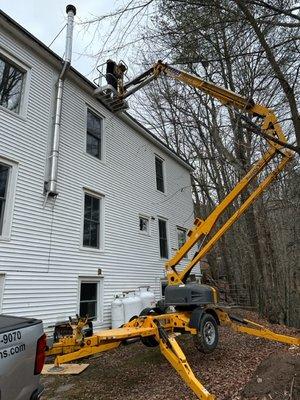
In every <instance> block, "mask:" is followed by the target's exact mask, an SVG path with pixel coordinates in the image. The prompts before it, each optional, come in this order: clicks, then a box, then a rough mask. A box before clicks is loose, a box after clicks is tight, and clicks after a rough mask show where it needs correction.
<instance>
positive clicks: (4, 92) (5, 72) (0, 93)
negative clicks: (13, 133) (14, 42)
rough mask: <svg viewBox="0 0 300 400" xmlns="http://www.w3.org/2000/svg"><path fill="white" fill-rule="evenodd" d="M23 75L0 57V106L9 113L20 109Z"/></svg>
mask: <svg viewBox="0 0 300 400" xmlns="http://www.w3.org/2000/svg"><path fill="white" fill-rule="evenodd" d="M23 75H24V73H23V72H22V71H20V70H19V69H18V68H17V67H15V66H14V65H12V64H11V63H10V62H9V61H7V60H5V59H4V58H2V57H1V56H0V105H1V106H3V107H6V108H8V109H9V110H11V111H15V112H18V111H19V108H20V101H21V92H22V82H23Z"/></svg>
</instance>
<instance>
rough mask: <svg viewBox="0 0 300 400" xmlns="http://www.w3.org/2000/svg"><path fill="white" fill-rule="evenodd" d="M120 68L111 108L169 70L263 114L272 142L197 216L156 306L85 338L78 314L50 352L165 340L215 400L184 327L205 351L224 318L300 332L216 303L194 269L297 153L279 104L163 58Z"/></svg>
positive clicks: (109, 94)
mask: <svg viewBox="0 0 300 400" xmlns="http://www.w3.org/2000/svg"><path fill="white" fill-rule="evenodd" d="M110 62H111V60H110ZM110 67H111V64H110ZM115 67H116V68H115V71H116V72H115V73H114V72H112V74H111V72H110V74H111V76H110V77H109V78H110V79H108V82H110V83H113V85H111V84H108V85H106V86H105V87H102V88H98V89H96V91H95V92H96V93H95V94H96V95H97V97H98V98H99V99H100V100H101V101H102V102H104V103H105V104H106V106H107V107H109V108H110V109H111V110H112V111H119V110H121V109H124V108H125V107H126V101H125V99H126V98H127V97H128V96H130V95H131V94H132V93H134V92H136V91H137V90H138V89H140V88H141V87H143V86H145V85H147V84H148V83H149V82H151V81H152V80H154V79H156V78H158V77H159V76H164V75H165V76H167V77H170V78H173V79H175V80H177V81H180V82H182V83H184V84H187V85H190V86H192V87H194V88H196V89H198V90H200V91H201V92H204V93H206V94H208V95H210V96H212V97H213V98H215V99H218V100H219V101H220V102H221V103H222V104H223V105H225V106H227V107H231V108H232V109H234V110H235V111H236V112H238V113H239V114H240V115H241V117H242V116H243V115H244V114H246V115H247V114H248V115H250V116H251V115H252V116H257V117H260V118H261V121H262V123H261V126H260V127H259V128H258V127H257V128H256V129H257V130H258V131H259V132H260V134H261V135H262V136H264V137H265V138H266V140H267V142H268V148H267V150H266V152H265V153H264V154H263V156H262V158H261V159H260V160H258V161H257V162H256V163H255V164H254V165H253V166H252V168H251V169H250V170H249V172H248V173H247V174H246V176H245V177H244V178H242V179H241V180H240V181H239V182H238V184H237V185H236V186H235V187H234V188H233V189H232V191H231V192H230V193H229V194H228V195H227V196H226V197H225V198H224V200H223V201H222V202H221V203H220V204H219V205H218V206H217V207H216V208H215V209H214V210H213V212H212V213H211V214H210V215H209V216H208V217H207V218H206V219H205V220H201V219H199V218H197V219H196V220H195V222H194V226H193V228H192V229H191V230H190V231H189V234H188V239H187V241H186V242H185V244H184V245H183V246H182V247H181V248H180V249H179V250H178V251H177V252H176V253H175V254H174V256H173V257H172V258H171V259H170V260H168V261H167V262H166V264H165V268H166V275H167V279H168V286H167V287H166V290H165V298H164V300H162V301H159V302H158V303H157V306H156V307H155V308H153V309H145V310H143V312H142V313H141V315H140V316H139V317H138V318H136V319H134V320H133V321H131V322H128V323H126V324H125V325H124V326H123V327H121V328H118V329H109V330H101V331H98V332H95V333H94V334H93V335H92V336H90V337H85V335H84V333H83V332H84V330H83V327H84V326H85V325H86V322H87V321H86V319H84V318H78V320H77V322H76V323H75V324H74V325H72V329H73V335H71V336H64V337H61V338H60V339H59V340H58V341H57V342H56V343H54V344H53V346H52V347H51V348H50V349H49V350H48V351H47V355H49V356H53V355H54V356H56V358H55V366H56V368H60V366H61V364H63V363H67V362H69V361H73V360H77V359H80V358H83V357H87V356H90V355H93V354H96V353H100V352H103V351H107V350H111V349H115V348H117V347H118V346H120V345H121V344H122V343H124V342H125V341H127V340H128V339H131V338H140V339H141V341H142V343H143V344H144V345H146V346H148V347H155V346H159V348H160V351H161V353H162V354H163V355H164V356H165V357H166V358H167V360H168V361H169V362H170V364H171V365H172V366H173V367H174V368H175V369H176V371H177V372H178V373H179V375H180V376H181V378H182V379H183V380H184V381H185V382H186V384H187V385H188V386H189V387H190V388H191V389H192V390H193V392H194V393H195V394H196V396H197V397H198V398H199V399H205V400H212V399H215V396H214V395H212V394H210V393H209V392H208V391H207V390H206V389H205V387H204V386H203V385H202V384H201V383H200V382H199V380H198V379H197V378H196V377H195V375H194V374H193V372H192V370H191V368H190V366H189V364H188V362H187V360H186V357H185V355H184V353H183V352H182V350H181V348H180V347H179V345H178V343H177V341H176V339H175V337H176V334H177V333H178V332H179V333H188V334H191V335H193V336H194V339H195V345H196V347H197V349H198V350H200V351H202V352H204V353H210V352H212V351H213V350H214V349H215V348H216V347H217V344H218V325H221V326H227V327H229V328H231V329H232V330H233V331H235V332H242V333H247V334H249V335H253V336H256V337H261V338H265V339H269V340H275V341H279V342H282V343H287V344H291V345H297V346H299V345H300V339H299V338H295V337H290V336H285V335H280V334H276V333H274V332H272V331H270V330H268V329H266V328H265V327H263V326H261V325H259V324H256V323H254V322H252V321H249V320H246V319H240V318H238V317H235V316H233V315H231V314H230V313H229V312H227V311H226V308H224V307H222V306H221V305H220V304H219V303H218V293H217V290H216V289H215V288H213V287H210V286H206V285H199V284H197V283H191V282H187V278H188V276H189V274H190V272H191V270H192V268H193V267H194V266H195V265H196V264H197V263H198V262H199V261H200V260H201V259H203V257H205V255H206V254H207V253H208V252H209V251H210V250H211V249H212V247H213V246H214V245H215V244H216V243H217V241H218V240H219V239H220V238H221V237H222V236H223V235H224V234H225V232H226V231H227V230H228V229H229V228H230V227H231V225H232V224H233V223H234V222H235V221H237V220H238V219H239V218H240V217H241V215H242V214H243V213H244V212H245V211H246V210H247V208H248V207H249V206H250V205H251V204H252V203H253V202H254V200H255V199H256V198H257V197H259V196H260V194H261V193H262V192H263V190H264V189H265V188H266V187H267V186H269V185H270V184H271V183H272V181H274V180H275V179H276V177H277V176H278V174H279V173H280V172H281V171H282V170H283V169H284V167H285V166H286V165H287V164H288V163H289V162H290V161H291V160H292V158H293V155H294V154H293V152H292V151H290V150H289V149H287V148H286V146H287V140H286V137H285V135H284V133H283V131H282V128H281V126H280V123H279V122H278V120H277V118H276V116H275V115H274V113H273V111H272V110H270V109H269V108H267V107H264V106H263V105H260V104H256V103H255V102H254V101H253V100H251V99H247V98H245V97H243V96H240V95H238V94H236V93H233V92H231V91H229V90H227V89H224V88H222V87H219V86H217V85H214V84H212V83H210V82H207V81H205V80H203V79H200V78H199V77H197V76H194V75H192V74H189V73H187V72H184V71H181V70H179V69H175V68H173V67H171V66H169V65H167V64H165V63H163V62H161V61H158V62H157V63H156V64H154V66H153V67H152V68H150V69H149V70H147V71H145V72H144V73H143V74H141V75H139V76H138V77H136V78H135V79H133V80H131V81H129V82H128V83H126V84H124V83H123V74H124V72H125V70H126V66H124V64H123V63H121V64H115ZM111 71H112V69H111ZM113 79H115V81H113ZM242 113H243V114H242ZM245 118H246V120H247V121H248V122H249V123H251V121H250V120H249V117H247V116H245ZM275 159H278V161H277V163H275V162H271V161H273V160H275ZM268 165H269V166H273V170H272V171H271V172H269V173H268V174H265V175H264V177H263V179H261V180H260V181H259V184H258V185H257V187H256V188H255V189H252V192H251V194H250V196H249V197H248V198H247V199H246V200H245V201H244V202H243V203H242V204H241V205H240V206H239V208H238V210H237V211H236V212H234V213H233V214H232V215H231V216H230V217H229V218H228V219H227V221H226V222H224V223H223V225H222V226H220V227H219V228H218V229H217V230H215V231H213V228H214V227H215V225H216V223H217V221H218V220H219V218H220V216H221V215H222V214H223V212H224V211H225V210H226V209H228V207H229V206H230V204H232V202H233V201H234V200H235V199H237V197H238V196H239V195H240V194H241V193H242V191H243V190H244V189H245V188H246V187H248V186H249V184H250V182H253V180H254V179H255V178H256V177H258V176H259V174H260V173H261V172H262V171H263V170H265V169H266V167H267V166H268ZM199 242H201V243H202V247H200V249H199V250H198V252H197V253H196V254H195V256H194V257H193V259H192V260H191V261H190V262H189V263H188V264H187V265H186V266H185V268H184V269H183V270H182V271H177V270H176V266H177V265H178V264H179V262H180V261H181V260H182V259H183V258H184V256H185V254H186V253H187V252H188V251H190V250H191V249H192V248H193V247H194V246H195V244H196V243H199ZM171 306H172V307H171ZM168 310H173V311H168ZM174 310H175V311H174Z"/></svg>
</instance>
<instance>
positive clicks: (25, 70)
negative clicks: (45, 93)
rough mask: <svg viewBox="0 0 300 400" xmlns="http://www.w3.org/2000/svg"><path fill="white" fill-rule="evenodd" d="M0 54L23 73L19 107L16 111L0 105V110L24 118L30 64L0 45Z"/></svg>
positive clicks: (29, 79)
mask: <svg viewBox="0 0 300 400" xmlns="http://www.w3.org/2000/svg"><path fill="white" fill-rule="evenodd" d="M0 55H2V56H3V58H6V59H7V60H8V61H9V62H10V63H11V64H12V65H15V66H16V67H17V68H18V69H19V70H21V71H22V72H23V73H24V75H23V82H22V93H21V101H20V109H19V111H18V112H15V111H12V110H9V109H8V108H6V107H4V106H1V105H0V110H3V111H5V112H7V113H9V114H10V115H14V116H16V117H18V118H21V119H23V120H24V119H25V120H26V117H27V108H28V97H29V86H30V81H31V66H29V65H28V64H25V63H24V62H22V61H21V60H19V59H18V58H16V57H15V56H13V55H12V54H11V53H10V52H8V51H6V50H5V49H4V48H3V47H0Z"/></svg>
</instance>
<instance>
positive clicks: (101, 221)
mask: <svg viewBox="0 0 300 400" xmlns="http://www.w3.org/2000/svg"><path fill="white" fill-rule="evenodd" d="M82 193H83V194H82V216H81V234H80V245H79V248H80V250H83V251H88V252H97V253H103V252H104V249H105V243H104V237H105V235H104V233H105V225H104V214H105V196H104V194H102V193H99V192H95V191H94V190H91V189H88V188H83V191H82ZM86 194H87V195H89V196H92V197H96V198H98V199H99V200H100V211H99V227H100V228H99V247H89V246H84V245H83V237H84V210H85V208H84V205H85V195H86Z"/></svg>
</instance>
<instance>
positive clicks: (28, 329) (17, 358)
mask: <svg viewBox="0 0 300 400" xmlns="http://www.w3.org/2000/svg"><path fill="white" fill-rule="evenodd" d="M45 350H46V335H45V334H44V331H43V324H42V321H41V320H38V319H34V318H23V317H14V316H11V315H3V314H2V315H0V400H37V399H39V398H40V396H41V394H42V391H43V386H42V385H41V384H40V373H41V371H42V369H43V366H44V362H45Z"/></svg>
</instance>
